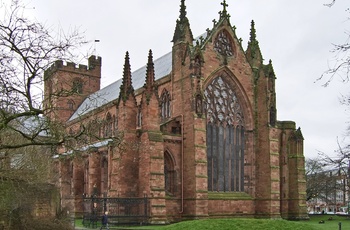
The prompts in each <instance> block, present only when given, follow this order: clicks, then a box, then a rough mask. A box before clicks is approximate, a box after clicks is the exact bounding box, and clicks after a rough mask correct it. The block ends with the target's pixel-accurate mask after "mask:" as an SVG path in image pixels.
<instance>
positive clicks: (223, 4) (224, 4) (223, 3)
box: [221, 0, 228, 12]
mask: <svg viewBox="0 0 350 230" xmlns="http://www.w3.org/2000/svg"><path fill="white" fill-rule="evenodd" d="M221 5H222V6H223V7H224V12H225V11H226V7H228V4H227V3H226V0H224V1H223V2H222V3H221Z"/></svg>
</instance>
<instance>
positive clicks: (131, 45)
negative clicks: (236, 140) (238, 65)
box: [2, 0, 350, 157]
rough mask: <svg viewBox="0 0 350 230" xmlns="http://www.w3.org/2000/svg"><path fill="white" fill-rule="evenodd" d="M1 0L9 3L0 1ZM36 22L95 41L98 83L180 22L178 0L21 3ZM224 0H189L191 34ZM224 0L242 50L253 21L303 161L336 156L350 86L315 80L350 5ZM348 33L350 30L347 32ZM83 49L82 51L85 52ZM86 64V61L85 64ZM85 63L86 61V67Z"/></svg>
mask: <svg viewBox="0 0 350 230" xmlns="http://www.w3.org/2000/svg"><path fill="white" fill-rule="evenodd" d="M2 1H3V2H4V1H6V0H2ZM26 2H28V4H27V7H28V8H32V7H35V9H32V10H30V12H31V14H33V15H34V16H35V17H36V18H37V20H39V21H40V22H43V23H45V24H46V25H47V26H49V27H51V28H52V29H53V30H57V29H56V28H57V27H61V28H63V29H64V30H65V31H67V30H69V29H72V28H74V27H79V29H80V30H81V31H85V33H86V38H87V39H88V40H91V41H94V40H96V39H98V40H100V42H99V43H96V46H95V48H96V50H95V54H97V55H99V56H101V57H102V85H103V86H107V85H108V84H110V83H112V82H113V81H115V80H117V79H119V78H121V76H122V68H123V64H124V55H125V52H126V51H129V52H130V62H131V66H132V70H136V69H138V68H139V67H141V66H143V65H145V64H146V62H147V55H148V50H149V49H152V50H153V55H154V58H158V57H160V56H162V55H164V54H166V53H167V52H169V51H171V47H172V43H171V39H172V36H173V33H174V29H175V22H176V19H177V18H178V17H179V5H180V0H129V1H121V0H100V1H92V0H84V1H83V0H74V1H71V0H50V1H47V0H26ZM221 2H222V1H221V0H215V1H214V0H187V1H186V6H187V17H188V18H189V20H190V24H191V29H192V32H193V34H194V36H198V35H200V34H202V33H203V32H205V30H206V28H210V29H211V28H212V26H213V23H212V20H213V19H216V20H218V18H219V15H218V12H219V11H220V10H222V6H221V5H220V3H221ZM328 2H331V0H318V1H316V0H293V1H290V0H264V1H261V0H227V3H228V4H229V7H228V9H227V10H228V12H229V13H230V15H231V24H232V25H235V26H236V27H237V30H236V34H237V36H238V37H241V38H242V39H243V46H244V47H246V45H247V41H248V38H249V32H250V22H251V20H254V21H255V24H256V30H257V32H256V33H257V39H258V41H259V44H260V48H261V51H262V54H263V57H264V59H265V63H267V62H268V61H269V59H272V62H273V66H274V69H275V73H276V76H277V81H276V85H277V86H276V87H277V110H278V111H277V112H278V113H277V116H278V120H294V121H295V122H296V123H297V126H300V127H301V129H302V132H303V135H304V138H305V155H306V157H314V156H316V153H317V150H320V151H323V152H325V153H327V154H333V151H334V150H335V149H336V148H337V141H336V140H337V137H339V140H341V141H342V140H343V137H344V133H345V129H346V125H347V124H346V121H347V119H348V118H349V117H348V115H349V114H347V113H346V112H345V109H346V108H345V107H343V106H341V105H340V104H339V97H340V95H341V94H347V91H346V88H347V86H348V85H344V84H343V83H340V81H339V79H335V80H333V82H332V83H331V85H330V86H329V87H327V88H324V87H322V86H321V85H322V83H324V81H319V82H316V83H315V81H316V79H317V78H319V77H320V76H321V74H322V73H323V72H324V71H325V70H326V69H327V67H328V64H329V63H331V60H332V59H333V57H334V53H331V52H330V51H331V50H332V43H343V42H345V41H346V40H347V38H348V37H347V35H346V34H345V31H346V29H348V28H350V26H349V25H350V21H347V20H346V19H347V17H349V13H347V12H346V11H345V10H346V9H347V8H348V7H350V4H349V3H348V0H337V4H336V5H335V6H333V7H332V8H328V7H325V6H324V5H323V4H324V3H328ZM348 32H349V30H348ZM84 52H86V50H83V49H82V53H84ZM84 62H85V60H84ZM83 64H84V63H83Z"/></svg>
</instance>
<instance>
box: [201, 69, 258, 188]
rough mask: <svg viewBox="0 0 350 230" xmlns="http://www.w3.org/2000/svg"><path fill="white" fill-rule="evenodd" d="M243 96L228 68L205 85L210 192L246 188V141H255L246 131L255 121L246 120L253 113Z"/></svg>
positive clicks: (212, 77) (215, 74) (209, 79)
mask: <svg viewBox="0 0 350 230" xmlns="http://www.w3.org/2000/svg"><path fill="white" fill-rule="evenodd" d="M235 80H236V81H235ZM244 96H245V94H244V91H243V90H241V85H240V84H239V83H237V79H236V78H235V77H234V75H233V74H232V73H231V74H230V72H229V71H227V70H226V71H225V69H224V70H223V71H218V72H216V73H214V74H213V75H212V76H211V77H210V78H208V80H207V82H206V84H205V88H204V105H205V106H204V107H205V116H206V130H207V161H208V191H216V192H244V191H246V188H245V178H246V175H247V170H246V169H245V163H246V159H247V156H246V155H248V154H249V153H248V149H247V147H246V143H249V142H250V143H251V141H252V140H251V136H250V135H248V132H247V130H250V128H251V127H250V126H251V125H252V124H251V125H249V123H250V122H247V120H249V118H250V119H251V116H250V113H249V110H250V109H249V107H248V106H247V103H246V101H247V99H246V97H244ZM250 111H251V110H250ZM250 155H251V154H250Z"/></svg>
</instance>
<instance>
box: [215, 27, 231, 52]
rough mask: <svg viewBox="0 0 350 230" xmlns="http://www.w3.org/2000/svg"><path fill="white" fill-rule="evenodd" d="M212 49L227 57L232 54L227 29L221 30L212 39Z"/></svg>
mask: <svg viewBox="0 0 350 230" xmlns="http://www.w3.org/2000/svg"><path fill="white" fill-rule="evenodd" d="M214 50H216V52H218V53H219V54H221V55H223V56H227V57H231V56H233V54H234V52H233V46H232V39H231V37H230V35H229V34H228V33H227V31H225V30H223V31H221V32H220V33H219V34H218V36H217V37H216V39H215V41H214Z"/></svg>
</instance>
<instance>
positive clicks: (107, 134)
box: [104, 112, 113, 137]
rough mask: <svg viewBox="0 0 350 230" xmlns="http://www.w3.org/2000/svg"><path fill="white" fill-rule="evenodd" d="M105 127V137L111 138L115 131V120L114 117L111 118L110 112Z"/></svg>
mask: <svg viewBox="0 0 350 230" xmlns="http://www.w3.org/2000/svg"><path fill="white" fill-rule="evenodd" d="M104 127H105V132H104V136H105V137H111V136H112V131H113V119H112V116H111V114H110V113H109V112H107V114H106V119H105V122H104Z"/></svg>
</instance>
